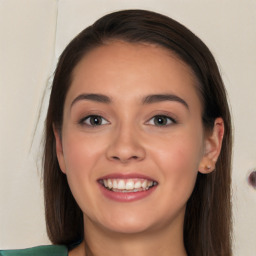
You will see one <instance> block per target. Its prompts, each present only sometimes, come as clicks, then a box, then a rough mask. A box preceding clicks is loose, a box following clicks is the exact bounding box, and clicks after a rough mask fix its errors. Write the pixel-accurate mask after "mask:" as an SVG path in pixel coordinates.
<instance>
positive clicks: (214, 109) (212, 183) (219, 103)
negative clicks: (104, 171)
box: [44, 10, 232, 256]
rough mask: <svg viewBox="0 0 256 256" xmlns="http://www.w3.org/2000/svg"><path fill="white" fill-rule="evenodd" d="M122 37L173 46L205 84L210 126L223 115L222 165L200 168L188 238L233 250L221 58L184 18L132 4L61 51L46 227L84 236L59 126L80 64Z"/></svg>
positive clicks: (194, 251)
mask: <svg viewBox="0 0 256 256" xmlns="http://www.w3.org/2000/svg"><path fill="white" fill-rule="evenodd" d="M112 40H122V41H125V42H130V43H149V44H154V45H158V46H161V47H163V48H165V49H168V50H170V51H171V52H172V53H174V54H175V55H177V56H178V58H179V59H181V60H182V61H183V62H185V63H186V64H187V65H188V66H189V67H190V68H191V70H192V71H193V73H194V75H195V77H196V79H197V81H198V85H197V86H196V87H197V90H198V92H199V97H200V99H201V103H202V107H203V113H202V121H203V125H204V127H205V129H206V130H211V129H212V128H213V126H214V121H215V119H216V118H218V117H222V119H223V121H224V126H225V134H224V137H223V142H222V150H221V153H220V156H219V159H218V161H217V163H216V170H215V171H214V172H212V173H210V174H207V175H205V174H200V173H198V176H197V181H196V184H195V188H194V191H193V193H192V195H191V197H190V198H189V200H188V202H187V207H186V213H185V220H184V244H185V248H186V250H187V253H188V254H189V255H202V256H213V255H225V256H231V255H232V253H231V234H232V232H231V231H232V216H231V199H230V197H231V196H230V193H231V192H230V187H231V154H232V151H231V149H232V130H231V118H230V112H229V107H228V103H227V98H226V91H225V87H224V85H223V82H222V79H221V76H220V72H219V70H218V67H217V64H216V62H215V60H214V57H213V56H212V54H211V52H210V50H209V49H208V48H207V46H206V45H205V44H204V43H203V42H202V41H201V40H200V39H199V38H198V37H197V36H195V35H194V34H193V33H192V32H191V31H189V30H188V29H187V28H186V27H184V26H183V25H181V24H180V23H178V22H176V21H174V20H173V19H171V18H169V17H166V16H164V15H161V14H158V13H154V12H150V11H144V10H125V11H119V12H115V13H111V14H108V15H106V16H104V17H102V18H100V19H99V20H97V21H96V22H95V23H94V24H93V25H92V26H90V27H88V28H86V29H85V30H83V31H82V32H81V33H80V34H79V35H77V36H76V37H75V38H74V39H73V40H72V41H71V42H70V43H69V45H68V46H67V47H66V49H65V50H64V51H63V53H62V54H61V56H60V59H59V62H58V65H57V68H56V71H55V76H54V80H53V86H52V92H51V97H50V102H49V108H48V113H47V119H46V131H45V151H44V196H45V214H46V225H47V232H48V236H49V238H50V240H51V241H52V242H53V243H54V244H66V245H68V244H70V243H73V242H74V241H77V240H78V239H81V238H82V237H83V233H84V232H83V214H82V211H81V210H80V208H79V206H78V205H77V203H76V201H75V199H74V198H73V196H72V193H71V191H70V189H69V186H68V183H67V179H66V176H65V175H64V174H63V173H62V172H61V170H60V167H59V164H58V160H57V156H56V143H55V138H54V133H53V125H55V126H56V128H57V129H58V130H59V131H60V132H61V127H62V122H63V109H64V104H65V98H66V95H67V93H68V90H69V88H70V85H71V83H72V76H73V70H74V68H75V67H76V66H77V65H78V63H79V62H80V60H81V59H82V58H83V57H84V56H85V55H86V53H87V52H89V51H91V50H92V49H94V48H96V47H99V46H102V45H104V44H106V43H110V42H111V41H112Z"/></svg>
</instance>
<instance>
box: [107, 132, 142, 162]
mask: <svg viewBox="0 0 256 256" xmlns="http://www.w3.org/2000/svg"><path fill="white" fill-rule="evenodd" d="M106 154H107V158H108V159H109V160H111V161H117V162H120V163H124V164H126V163H129V162H131V161H141V160H143V159H144V158H145V155H146V151H145V148H144V147H143V145H142V143H141V139H140V136H139V132H136V131H135V129H127V128H126V129H122V128H120V129H119V130H118V131H116V132H115V134H114V136H113V137H112V139H111V143H110V145H109V147H108V148H107V152H106Z"/></svg>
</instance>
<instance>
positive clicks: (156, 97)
mask: <svg viewBox="0 0 256 256" xmlns="http://www.w3.org/2000/svg"><path fill="white" fill-rule="evenodd" d="M162 101H176V102H179V103H181V104H183V105H184V106H185V107H186V108H187V109H189V106H188V103H187V102H186V101H185V100H183V99H182V98H180V97H179V96H177V95H174V94H153V95H148V96H146V97H145V98H144V99H143V104H152V103H157V102H162Z"/></svg>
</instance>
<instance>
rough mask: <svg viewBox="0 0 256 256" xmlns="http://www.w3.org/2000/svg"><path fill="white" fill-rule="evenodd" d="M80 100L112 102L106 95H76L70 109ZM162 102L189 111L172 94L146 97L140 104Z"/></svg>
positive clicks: (184, 102) (181, 100)
mask: <svg viewBox="0 0 256 256" xmlns="http://www.w3.org/2000/svg"><path fill="white" fill-rule="evenodd" d="M80 100H90V101H96V102H100V103H105V104H110V103H111V102H112V100H111V98H109V97H108V96H106V95H103V94H93V93H91V94H80V95H78V96H77V97H76V98H75V99H74V100H73V101H72V103H71V107H72V106H73V105H74V104H75V103H76V102H78V101H80ZM163 101H176V102H179V103H181V104H183V105H184V106H185V107H186V108H187V109H189V106H188V104H187V102H186V101H185V100H183V99H182V98H180V97H179V96H177V95H174V94H152V95H148V96H146V97H145V98H143V100H142V104H152V103H158V102H163Z"/></svg>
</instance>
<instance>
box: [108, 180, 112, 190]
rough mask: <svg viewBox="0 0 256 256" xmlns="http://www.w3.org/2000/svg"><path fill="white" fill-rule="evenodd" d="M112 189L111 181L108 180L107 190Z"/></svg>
mask: <svg viewBox="0 0 256 256" xmlns="http://www.w3.org/2000/svg"><path fill="white" fill-rule="evenodd" d="M112 187H113V184H112V181H111V179H108V188H112Z"/></svg>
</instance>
